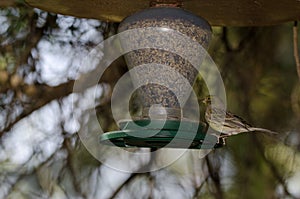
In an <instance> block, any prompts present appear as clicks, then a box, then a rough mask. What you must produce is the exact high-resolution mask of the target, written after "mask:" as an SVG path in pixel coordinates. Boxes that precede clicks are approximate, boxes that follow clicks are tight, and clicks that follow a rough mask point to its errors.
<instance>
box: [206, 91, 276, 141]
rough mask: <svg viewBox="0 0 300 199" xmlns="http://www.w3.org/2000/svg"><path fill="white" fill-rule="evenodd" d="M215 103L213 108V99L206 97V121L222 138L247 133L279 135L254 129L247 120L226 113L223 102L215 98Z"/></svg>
mask: <svg viewBox="0 0 300 199" xmlns="http://www.w3.org/2000/svg"><path fill="white" fill-rule="evenodd" d="M214 100H215V103H214V104H213V105H214V106H212V99H211V97H206V98H205V99H204V100H203V103H204V104H206V105H207V107H206V112H205V119H206V121H207V123H208V124H209V126H210V127H211V128H213V129H214V130H216V131H218V132H220V133H221V135H220V137H229V136H232V135H237V134H240V133H245V132H253V131H258V132H263V133H268V134H277V133H276V132H273V131H270V130H268V129H263V128H256V127H252V126H251V125H250V124H248V123H247V122H246V121H245V120H243V119H242V118H240V117H239V116H236V115H234V114H232V113H230V112H228V111H225V108H224V106H223V105H222V104H221V103H222V102H221V101H220V100H219V99H217V98H214Z"/></svg>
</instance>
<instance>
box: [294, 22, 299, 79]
mask: <svg viewBox="0 0 300 199" xmlns="http://www.w3.org/2000/svg"><path fill="white" fill-rule="evenodd" d="M293 41H294V42H293V43H294V58H295V63H296V67H297V73H298V77H299V80H300V60H299V50H298V22H297V21H295V23H294V27H293Z"/></svg>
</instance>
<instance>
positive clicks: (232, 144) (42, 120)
mask: <svg viewBox="0 0 300 199" xmlns="http://www.w3.org/2000/svg"><path fill="white" fill-rule="evenodd" d="M0 8H1V9H0V198H12V199H15V198H18V199H22V198H24V199H25V198H30V199H31V198H58V199H61V198H101V199H102V198H216V199H222V198H230V199H231V198H245V199H247V198H249V199H253V198H270V199H271V198H272V199H273V198H300V152H299V151H300V122H299V121H300V84H299V77H298V76H297V70H296V65H295V60H294V57H293V31H292V28H293V23H292V22H291V23H286V24H281V25H277V26H268V27H240V28H237V27H213V41H212V42H211V44H210V48H209V54H210V55H211V57H212V58H213V59H214V61H215V62H216V64H217V65H218V67H219V70H220V72H221V75H222V77H223V80H224V83H225V87H226V94H227V106H228V109H229V110H230V111H231V112H233V113H235V114H237V115H239V116H241V117H243V118H244V119H246V120H247V121H249V122H250V123H251V124H253V125H254V126H259V127H263V128H268V129H272V130H274V131H277V132H279V135H278V136H277V137H268V136H265V135H263V134H258V133H257V134H255V133H248V134H243V135H238V136H234V137H232V138H230V139H228V140H227V144H226V146H225V147H223V148H221V149H217V150H215V151H212V152H211V153H209V155H208V156H206V157H205V158H199V153H201V152H199V151H195V150H190V151H188V152H187V153H185V154H184V156H182V157H181V158H180V159H178V160H177V161H176V162H174V163H173V164H172V165H170V166H168V167H166V168H163V169H161V170H158V171H153V172H147V173H123V172H119V171H117V170H114V169H112V168H109V167H107V166H105V165H103V164H102V163H101V162H99V161H98V160H96V159H94V158H93V156H92V155H90V153H89V152H88V151H87V150H86V148H85V147H84V146H83V144H82V143H81V141H80V139H79V137H78V134H77V132H78V131H79V129H80V128H81V123H80V121H82V120H88V115H87V112H88V110H89V109H91V108H93V107H91V106H92V105H93V103H94V101H93V100H94V98H95V96H94V93H91V92H90V91H89V89H87V90H85V91H82V92H80V93H74V92H73V85H74V81H75V80H76V79H78V78H79V77H80V76H81V75H83V74H85V73H87V72H90V71H93V69H94V68H93V67H92V65H90V64H88V63H89V62H88V63H87V64H86V67H82V66H81V64H82V60H83V59H84V58H85V57H87V55H88V53H89V52H90V50H91V49H93V48H94V47H95V46H97V45H98V44H99V43H101V41H103V40H104V39H106V38H108V37H109V36H111V35H113V34H114V33H115V32H116V28H117V26H118V24H116V23H108V22H103V21H98V20H94V19H83V18H75V17H71V16H63V15H58V14H53V13H48V12H45V11H42V10H39V9H33V8H31V7H28V6H27V5H26V4H25V3H24V2H23V1H22V0H20V1H6V0H4V1H1V2H0ZM299 32H300V31H299ZM298 35H299V36H300V34H299V33H298ZM298 46H300V43H298ZM91 62H92V60H91ZM126 71H127V68H126V65H125V63H124V60H123V58H119V59H118V60H116V61H115V62H114V63H113V64H112V65H111V66H110V67H109V68H108V69H107V70H106V71H105V73H104V75H103V77H102V78H101V79H100V81H99V84H98V90H99V92H98V95H97V96H96V97H97V98H96V103H97V107H96V111H97V116H98V119H99V122H100V124H101V127H102V128H103V130H104V131H110V130H116V129H117V125H116V121H114V119H113V117H112V115H111V108H110V95H111V91H112V90H113V86H114V85H115V83H116V82H117V81H118V79H119V78H120V77H121V76H122V75H123V74H124V73H125V72H126ZM194 90H195V92H196V93H197V94H198V96H197V97H198V98H199V99H201V98H202V97H204V96H205V95H207V94H208V93H207V90H206V87H205V84H204V83H203V81H202V78H201V77H200V76H199V78H198V79H197V81H196V83H195V85H194ZM201 110H203V109H201ZM91 131H92V128H91ZM94 133H95V135H96V136H97V133H98V132H94ZM95 139H98V137H96V138H95ZM173 152H174V153H176V149H169V150H168V151H167V153H169V154H171V153H173ZM113 156H114V154H112V158H114V157H113ZM200 156H201V154H200ZM157 158H158V157H149V159H148V160H143V161H144V164H150V163H152V162H153V161H159V159H157ZM119 161H120V164H122V163H123V162H122V161H123V160H122V159H120V160H119ZM132 164H135V162H133V163H132ZM133 166H134V167H136V168H137V171H138V169H139V167H142V166H143V165H142V166H141V162H140V161H136V164H135V165H133Z"/></svg>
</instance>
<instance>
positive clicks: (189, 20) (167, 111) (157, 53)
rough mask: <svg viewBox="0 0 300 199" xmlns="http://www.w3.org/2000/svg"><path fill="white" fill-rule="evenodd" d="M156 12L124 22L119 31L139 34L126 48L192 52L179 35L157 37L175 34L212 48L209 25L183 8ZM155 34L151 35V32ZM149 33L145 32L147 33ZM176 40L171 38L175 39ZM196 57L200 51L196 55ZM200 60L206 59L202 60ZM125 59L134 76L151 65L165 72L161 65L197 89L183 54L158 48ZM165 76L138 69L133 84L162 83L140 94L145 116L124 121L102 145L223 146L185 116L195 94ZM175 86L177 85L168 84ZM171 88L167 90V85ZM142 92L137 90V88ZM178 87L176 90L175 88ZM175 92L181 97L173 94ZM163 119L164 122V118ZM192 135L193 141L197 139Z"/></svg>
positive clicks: (147, 86)
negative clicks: (170, 48) (190, 96)
mask: <svg viewBox="0 0 300 199" xmlns="http://www.w3.org/2000/svg"><path fill="white" fill-rule="evenodd" d="M153 6H154V7H151V8H149V9H145V10H143V11H140V12H138V13H136V14H133V15H131V16H129V17H127V18H126V19H124V20H123V21H122V22H121V24H120V25H119V29H118V32H119V33H122V32H124V31H127V30H133V29H135V30H140V31H137V32H136V33H135V32H133V33H131V34H130V35H129V36H128V37H126V38H122V40H121V44H122V46H123V47H124V46H125V47H128V46H132V45H134V44H135V43H138V44H137V45H142V46H144V43H147V42H148V43H149V42H153V43H156V44H159V45H161V46H162V47H164V46H166V45H171V46H172V48H174V49H179V51H184V50H188V51H193V50H192V49H191V50H189V49H188V48H187V46H186V44H183V43H182V42H180V41H178V38H177V37H176V36H173V35H171V36H168V37H169V38H165V37H164V36H162V35H161V34H157V32H160V31H162V32H165V33H168V32H170V31H171V32H172V31H178V33H181V34H184V35H186V36H187V37H189V38H191V39H192V40H193V41H195V42H197V43H198V44H200V45H201V46H203V47H204V48H207V47H208V44H209V41H210V38H211V27H210V25H209V24H208V23H207V21H206V20H204V19H203V18H200V17H198V16H196V15H194V14H192V13H190V12H188V11H185V10H183V9H181V8H179V7H178V6H180V4H167V5H166V4H163V5H161V4H159V5H157V4H154V5H153ZM153 27H154V28H157V29H154V30H153V31H152V32H151V31H150V34H148V32H149V31H148V32H147V30H148V29H147V28H153ZM144 30H145V31H144ZM170 37H172V38H170ZM191 53H194V54H195V56H197V54H196V53H197V52H191ZM199 59H201V58H199ZM125 60H126V63H127V65H128V68H129V70H130V71H132V70H131V69H134V68H135V67H138V66H143V65H144V66H146V65H147V64H150V65H152V66H151V67H152V68H153V67H157V69H155V70H156V71H157V70H161V68H162V66H168V67H169V68H171V70H175V71H176V72H177V73H179V75H181V76H182V77H184V78H185V79H186V80H187V81H188V84H189V87H191V85H193V83H194V81H195V79H196V77H197V75H198V70H196V69H195V67H194V66H193V65H192V64H191V63H190V62H189V61H187V60H185V59H184V58H183V57H181V56H180V55H178V54H176V53H173V52H170V51H166V50H164V49H159V48H143V49H138V50H133V51H131V52H129V53H127V54H126V55H125ZM160 73H162V75H161V76H160V75H159V74H157V73H155V72H154V71H153V69H152V72H151V68H150V69H149V68H147V67H144V68H139V70H138V71H136V72H131V73H130V75H131V77H132V80H133V84H138V83H139V82H141V81H144V82H153V80H157V81H158V82H160V83H161V84H156V83H147V84H145V85H142V86H141V87H139V88H138V89H137V94H138V98H139V99H140V101H141V102H142V104H141V106H142V114H141V116H140V117H139V118H137V119H135V120H134V121H132V120H129V121H123V122H121V123H120V124H119V126H120V128H121V129H120V131H114V132H108V133H104V134H103V135H102V136H101V142H102V143H104V144H112V145H117V146H122V147H127V146H128V147H152V148H153V147H154V148H161V147H172V148H192V149H200V148H206V149H207V148H214V147H220V146H222V145H223V142H222V140H218V138H217V137H216V136H214V135H210V134H206V131H207V126H206V124H204V123H202V122H199V121H193V120H190V119H188V118H184V117H183V110H182V107H183V106H184V103H185V101H186V100H181V102H180V99H183V98H187V97H188V96H189V95H190V92H191V90H190V89H188V88H182V87H183V83H178V82H177V83H175V82H176V81H177V79H178V77H176V76H175V75H174V76H173V75H170V73H171V71H168V70H165V71H164V70H162V71H161V72H160ZM170 82H172V84H173V85H171V84H168V83H170ZM162 84H166V85H168V86H165V85H162ZM137 87H138V85H137ZM170 87H172V88H173V91H172V90H171V89H170ZM174 90H177V92H175V93H174ZM162 118H164V119H162ZM192 135H193V136H192Z"/></svg>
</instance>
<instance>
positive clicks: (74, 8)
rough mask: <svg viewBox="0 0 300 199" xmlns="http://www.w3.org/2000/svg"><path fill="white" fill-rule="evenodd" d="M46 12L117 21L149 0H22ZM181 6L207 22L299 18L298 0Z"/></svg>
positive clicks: (186, 2)
mask: <svg viewBox="0 0 300 199" xmlns="http://www.w3.org/2000/svg"><path fill="white" fill-rule="evenodd" d="M25 1H26V2H27V3H28V4H29V5H30V6H32V7H36V8H40V9H42V10H46V11H49V12H54V13H59V14H64V15H72V16H76V17H84V18H94V19H100V20H104V21H113V22H120V21H122V20H123V19H124V18H125V17H127V16H129V15H131V14H133V13H135V12H137V11H139V10H142V9H146V8H148V7H149V2H150V0H139V1H133V0H125V1H124V0H84V1H82V0H25ZM183 8H184V9H187V10H189V11H191V12H193V13H194V14H197V15H199V16H202V17H203V18H205V19H206V20H208V21H209V23H210V24H211V25H218V26H264V25H274V24H280V23H284V22H287V21H295V20H299V19H300V0H288V1H284V0H209V1H208V0H183Z"/></svg>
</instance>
